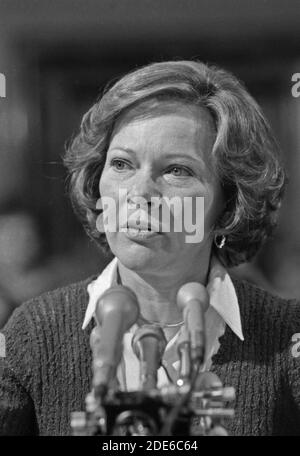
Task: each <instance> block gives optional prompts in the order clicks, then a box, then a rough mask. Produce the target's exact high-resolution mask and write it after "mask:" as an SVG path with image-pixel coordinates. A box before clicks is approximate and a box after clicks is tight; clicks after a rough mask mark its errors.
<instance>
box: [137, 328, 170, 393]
mask: <svg viewBox="0 0 300 456" xmlns="http://www.w3.org/2000/svg"><path fill="white" fill-rule="evenodd" d="M131 344H132V349H133V351H134V353H135V355H136V356H137V358H138V359H139V360H140V387H141V389H142V390H144V391H149V390H152V389H155V388H156V384H157V371H158V368H159V366H160V364H161V359H162V356H163V354H164V351H165V348H166V345H167V341H166V338H165V335H164V333H163V331H162V329H161V328H159V327H158V326H154V325H143V326H141V327H139V328H138V329H137V330H136V332H135V334H134V336H133V339H132V342H131Z"/></svg>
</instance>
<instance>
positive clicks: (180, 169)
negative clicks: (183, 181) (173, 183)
mask: <svg viewBox="0 0 300 456" xmlns="http://www.w3.org/2000/svg"><path fill="white" fill-rule="evenodd" d="M166 174H171V175H172V176H174V177H185V176H192V175H193V172H192V171H191V170H190V169H188V168H186V167H185V166H181V165H173V166H171V167H170V168H168V169H167V171H166Z"/></svg>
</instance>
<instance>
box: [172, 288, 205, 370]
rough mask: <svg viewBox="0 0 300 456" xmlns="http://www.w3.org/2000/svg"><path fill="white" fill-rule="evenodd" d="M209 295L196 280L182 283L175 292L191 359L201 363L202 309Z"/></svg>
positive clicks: (203, 335)
mask: <svg viewBox="0 0 300 456" xmlns="http://www.w3.org/2000/svg"><path fill="white" fill-rule="evenodd" d="M208 302H209V297H208V292H207V290H206V288H205V287H204V286H203V285H201V284H200V283H198V282H190V283H186V284H185V285H183V286H182V287H181V288H180V289H179V291H178V293H177V306H178V308H179V309H180V310H181V311H183V318H184V322H185V326H186V328H187V331H188V334H189V338H190V344H191V360H192V361H193V362H197V363H200V364H202V363H203V361H204V355H205V326H204V311H205V310H206V308H207V307H208Z"/></svg>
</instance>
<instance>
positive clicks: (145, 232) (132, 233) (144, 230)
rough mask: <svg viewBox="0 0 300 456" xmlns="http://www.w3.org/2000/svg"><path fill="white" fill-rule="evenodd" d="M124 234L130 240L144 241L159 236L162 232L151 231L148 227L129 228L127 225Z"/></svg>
mask: <svg viewBox="0 0 300 456" xmlns="http://www.w3.org/2000/svg"><path fill="white" fill-rule="evenodd" d="M123 231H124V230H123ZM125 233H126V235H127V236H128V237H129V238H131V239H133V240H146V239H150V238H152V237H155V236H160V235H161V234H162V232H160V231H155V230H153V229H151V228H150V227H142V226H139V227H138V228H137V227H136V226H129V225H127V227H126V229H125Z"/></svg>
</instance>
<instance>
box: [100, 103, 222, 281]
mask: <svg viewBox="0 0 300 456" xmlns="http://www.w3.org/2000/svg"><path fill="white" fill-rule="evenodd" d="M145 106H146V107H145V111H144V112H145V113H147V115H141V114H140V113H141V107H139V108H138V109H139V111H138V113H137V112H136V111H135V110H131V111H129V112H127V113H126V114H124V115H123V116H122V117H121V118H120V119H119V120H118V122H117V124H116V126H115V129H114V132H113V135H112V138H111V142H110V145H109V149H108V152H107V157H106V162H105V165H104V169H103V172H102V175H101V178H100V184H99V185H100V186H99V189H100V195H101V197H103V196H105V197H110V198H113V199H114V200H115V202H116V205H117V208H118V206H119V204H120V203H119V190H120V189H122V190H123V191H124V190H126V192H127V201H125V204H126V205H127V209H128V210H129V214H130V216H131V217H130V220H131V221H132V220H133V219H134V217H135V216H136V217H140V216H141V211H140V210H137V206H135V205H134V202H136V201H137V198H144V200H145V201H146V202H147V203H148V204H147V205H146V206H145V207H144V208H143V209H145V210H146V212H147V211H148V212H149V211H150V209H151V198H153V197H156V198H161V199H169V200H171V199H172V198H174V197H177V199H178V198H179V199H180V200H181V201H182V202H183V201H184V197H190V198H189V201H191V200H192V201H194V202H195V201H196V197H204V214H203V213H202V214H201V217H202V218H203V215H204V221H203V224H204V237H203V239H202V240H201V241H200V242H196V243H195V242H187V241H186V236H187V232H186V230H185V229H184V228H183V230H182V231H180V232H176V231H175V230H174V229H172V230H171V231H170V232H154V233H153V232H151V233H150V232H149V234H147V233H145V231H142V232H139V231H137V230H128V231H125V232H124V231H123V232H122V231H117V232H108V231H107V232H106V237H107V241H108V243H109V246H110V248H111V250H112V252H113V254H114V255H115V256H117V257H118V258H119V260H120V261H121V263H122V264H123V265H124V266H125V267H127V268H129V269H132V270H134V271H136V272H138V271H140V272H144V273H152V274H155V273H156V274H157V273H159V274H163V273H165V272H166V271H167V270H168V271H170V270H171V271H172V270H174V268H175V269H176V268H177V269H178V270H179V271H180V270H181V269H183V270H184V268H186V267H187V265H189V266H191V265H192V264H195V265H196V264H197V262H198V263H199V258H201V255H204V256H207V257H208V256H209V253H210V250H211V244H212V228H213V225H214V223H215V221H216V219H217V217H218V215H219V214H220V211H221V209H222V193H221V188H220V185H219V183H218V181H217V179H216V178H215V176H214V175H213V172H212V168H211V165H210V154H211V151H212V147H213V143H214V139H215V131H214V125H213V121H212V118H211V116H210V114H209V112H208V111H207V110H206V109H205V108H201V107H196V106H191V105H186V104H181V103H179V102H164V103H161V104H160V105H159V106H156V108H155V109H154V110H153V109H152V110H151V109H150V111H149V109H148V111H147V105H145ZM170 207H171V214H172V206H170ZM182 207H184V205H183V204H182ZM196 207H197V206H196V204H195V205H193V208H194V210H195V208H196ZM135 211H136V212H135ZM144 213H145V212H144ZM173 215H174V211H173ZM198 215H199V214H198ZM176 216H178V213H177V215H176ZM194 216H195V214H194ZM142 218H143V216H142ZM171 218H172V215H171ZM194 220H195V218H194ZM198 220H199V219H198ZM160 221H161V220H160ZM182 225H183V227H184V226H185V224H184V223H183V224H182Z"/></svg>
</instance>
